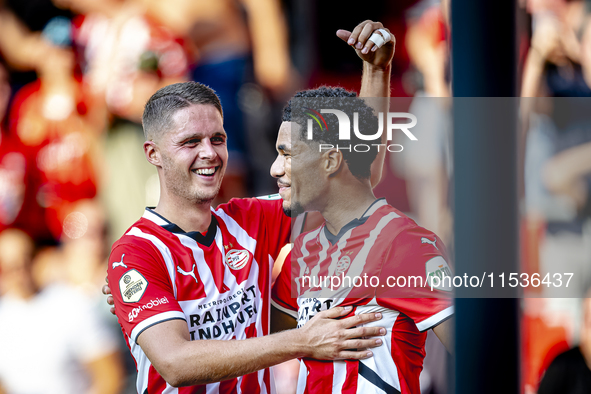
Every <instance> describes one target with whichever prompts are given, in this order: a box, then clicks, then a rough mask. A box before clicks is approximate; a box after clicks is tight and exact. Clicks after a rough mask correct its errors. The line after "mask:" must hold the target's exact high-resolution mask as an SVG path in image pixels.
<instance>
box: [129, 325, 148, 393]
mask: <svg viewBox="0 0 591 394" xmlns="http://www.w3.org/2000/svg"><path fill="white" fill-rule="evenodd" d="M127 342H129V348H130V350H131V354H132V355H133V358H134V359H135V362H136V363H137V380H136V381H135V385H136V390H137V392H138V393H143V392H144V391H145V390H146V389H147V388H148V371H149V370H150V365H152V363H150V360H148V357H146V354H145V353H144V351H143V350H142V348H141V347H140V345H138V344H137V343H135V341H130V340H129V337H128V340H127Z"/></svg>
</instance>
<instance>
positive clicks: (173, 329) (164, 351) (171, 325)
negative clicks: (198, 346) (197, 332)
mask: <svg viewBox="0 0 591 394" xmlns="http://www.w3.org/2000/svg"><path fill="white" fill-rule="evenodd" d="M190 340H191V336H190V334H189V329H188V328H187V322H186V321H184V320H181V319H173V320H167V321H164V322H161V323H158V324H155V325H153V326H151V327H148V328H147V329H145V330H144V331H142V332H141V333H140V334H139V335H138V337H137V340H136V342H137V344H138V345H140V347H141V348H142V350H143V351H144V353H145V354H146V356H147V357H148V359H149V360H150V362H151V363H152V365H153V366H154V368H156V370H157V371H158V373H159V374H160V375H162V377H163V378H164V379H165V380H167V381H168V379H167V376H169V374H170V373H171V372H173V371H171V368H172V369H176V368H177V367H176V366H177V365H178V364H177V363H175V360H176V359H179V355H180V354H181V352H182V351H183V349H184V348H186V345H187V342H189V341H190ZM174 372H176V370H175V371H174Z"/></svg>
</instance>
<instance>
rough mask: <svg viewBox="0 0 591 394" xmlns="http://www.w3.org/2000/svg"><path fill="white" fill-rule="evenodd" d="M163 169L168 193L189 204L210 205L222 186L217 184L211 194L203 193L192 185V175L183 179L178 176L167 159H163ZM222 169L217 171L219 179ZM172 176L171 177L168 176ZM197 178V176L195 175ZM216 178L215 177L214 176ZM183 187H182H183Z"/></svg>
mask: <svg viewBox="0 0 591 394" xmlns="http://www.w3.org/2000/svg"><path fill="white" fill-rule="evenodd" d="M162 167H163V169H164V171H165V173H167V174H169V176H166V178H165V185H166V189H167V190H170V192H171V193H172V194H173V195H175V196H178V197H180V198H181V199H183V200H186V201H188V202H190V203H191V204H197V205H201V204H211V202H212V201H213V200H214V199H215V198H216V196H217V195H218V193H219V191H220V187H221V186H222V182H221V181H220V182H218V184H217V185H216V187H215V190H214V191H213V192H209V193H207V192H205V191H203V190H200V189H199V187H198V186H197V185H194V184H193V179H192V177H193V174H192V173H191V174H190V175H189V177H188V178H185V177H183V176H182V175H180V174H179V171H177V170H176V169H175V167H174V165H173V163H172V162H171V161H170V159H168V158H164V159H163V166H162ZM223 171H224V170H223V168H220V169H218V172H221V173H220V174H219V176H220V179H223V176H224V172H223ZM170 175H172V176H170ZM195 176H197V175H195ZM216 176H217V175H216ZM183 185H184V187H183Z"/></svg>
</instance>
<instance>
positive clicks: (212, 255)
mask: <svg viewBox="0 0 591 394" xmlns="http://www.w3.org/2000/svg"><path fill="white" fill-rule="evenodd" d="M224 237H227V234H224ZM199 246H200V247H201V249H203V253H204V256H205V263H206V264H207V265H208V266H209V269H210V270H211V276H212V277H213V280H214V283H215V287H216V288H217V289H218V292H219V293H220V294H223V293H225V292H227V291H228V290H230V289H229V288H228V286H226V285H225V284H224V272H225V270H226V263H225V259H226V256H222V254H221V253H220V250H219V248H218V245H217V244H216V242H215V241H214V242H213V243H212V244H211V246H210V247H209V248H207V247H206V246H204V245H201V244H200V245H199ZM219 246H221V247H222V248H223V246H222V245H219Z"/></svg>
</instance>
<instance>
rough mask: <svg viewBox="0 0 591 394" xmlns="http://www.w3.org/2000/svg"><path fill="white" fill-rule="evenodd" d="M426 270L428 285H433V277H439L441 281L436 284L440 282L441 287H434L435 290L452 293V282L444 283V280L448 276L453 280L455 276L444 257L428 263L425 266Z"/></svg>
mask: <svg viewBox="0 0 591 394" xmlns="http://www.w3.org/2000/svg"><path fill="white" fill-rule="evenodd" d="M425 270H426V271H427V283H429V284H432V283H433V282H432V278H433V277H438V278H439V279H440V280H439V281H435V283H437V282H439V286H433V288H434V289H437V290H443V291H451V281H449V280H445V281H444V280H443V278H444V277H446V276H449V277H450V278H452V277H453V275H452V273H451V269H450V268H449V265H447V262H446V261H445V260H444V259H443V257H441V256H437V257H433V258H432V259H431V260H429V261H427V263H426V264H425Z"/></svg>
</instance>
